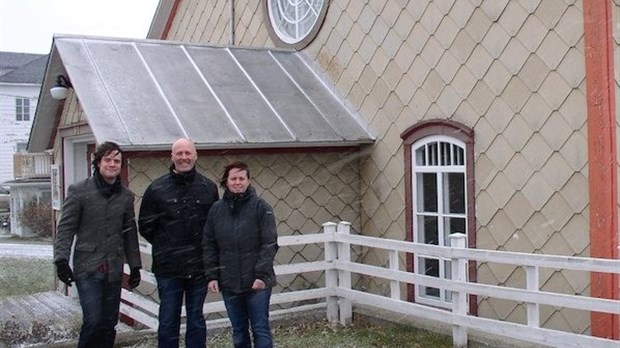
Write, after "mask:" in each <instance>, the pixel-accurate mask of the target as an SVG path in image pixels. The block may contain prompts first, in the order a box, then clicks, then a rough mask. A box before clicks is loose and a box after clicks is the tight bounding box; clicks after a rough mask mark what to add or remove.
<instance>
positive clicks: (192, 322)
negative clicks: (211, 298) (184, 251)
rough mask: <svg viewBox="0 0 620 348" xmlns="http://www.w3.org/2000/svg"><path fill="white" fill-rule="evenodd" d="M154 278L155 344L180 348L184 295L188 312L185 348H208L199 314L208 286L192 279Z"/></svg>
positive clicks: (203, 281) (202, 281)
mask: <svg viewBox="0 0 620 348" xmlns="http://www.w3.org/2000/svg"><path fill="white" fill-rule="evenodd" d="M155 277H156V278H157V291H158V293H159V301H160V303H159V329H158V330H157V341H158V343H159V348H177V347H179V331H180V328H181V306H182V305H183V295H185V310H186V312H187V320H186V324H187V331H186V332H185V347H187V348H205V347H206V345H207V326H206V324H205V317H204V314H203V313H202V306H203V304H204V302H205V298H206V297H207V283H206V281H205V280H204V278H203V279H199V280H196V279H195V278H168V277H162V276H157V275H156V276H155Z"/></svg>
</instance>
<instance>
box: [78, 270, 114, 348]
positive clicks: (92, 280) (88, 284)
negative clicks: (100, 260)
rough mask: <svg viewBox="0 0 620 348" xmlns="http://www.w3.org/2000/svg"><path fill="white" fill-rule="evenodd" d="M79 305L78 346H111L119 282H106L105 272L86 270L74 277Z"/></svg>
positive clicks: (108, 347) (83, 347) (85, 347)
mask: <svg viewBox="0 0 620 348" xmlns="http://www.w3.org/2000/svg"><path fill="white" fill-rule="evenodd" d="M75 284H76V286H77V290H78V294H79V296H80V305H81V306H82V328H81V329H80V339H79V342H78V348H87V347H102V348H112V347H114V339H115V338H116V330H115V329H114V327H115V326H116V323H117V322H118V307H119V305H120V302H121V282H120V280H119V281H115V282H109V281H108V280H107V274H106V273H98V272H97V273H89V274H88V276H87V277H86V278H84V279H77V280H76V281H75Z"/></svg>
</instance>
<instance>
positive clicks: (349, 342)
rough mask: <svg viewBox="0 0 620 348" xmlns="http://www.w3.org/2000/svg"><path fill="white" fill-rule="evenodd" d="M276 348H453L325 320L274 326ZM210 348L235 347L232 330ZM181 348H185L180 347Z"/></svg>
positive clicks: (431, 339)
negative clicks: (231, 334)
mask: <svg viewBox="0 0 620 348" xmlns="http://www.w3.org/2000/svg"><path fill="white" fill-rule="evenodd" d="M272 331H273V338H274V343H275V346H276V347H284V348H311V347H312V348H314V347H330V348H400V347H402V348H405V347H406V348H427V347H428V348H431V347H432V348H450V347H452V338H450V337H448V336H445V335H440V334H436V333H432V332H428V331H424V330H419V329H416V328H412V327H410V326H404V325H396V324H394V325H378V324H371V323H369V322H363V321H362V322H360V321H357V322H356V323H354V324H353V325H351V326H349V327H346V328H345V327H340V326H339V327H335V328H332V327H331V326H330V325H329V324H328V323H327V322H325V321H318V322H312V323H298V324H287V325H273V327H272ZM155 346H157V341H156V339H154V338H153V339H145V340H143V341H141V342H138V343H134V344H132V345H125V346H124V347H127V348H150V347H155ZM207 346H208V347H209V348H229V347H231V346H232V339H231V336H230V329H225V330H224V331H221V332H218V333H216V334H213V333H210V332H208V328H207ZM181 347H184V345H183V344H181Z"/></svg>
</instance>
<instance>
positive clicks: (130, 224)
mask: <svg viewBox="0 0 620 348" xmlns="http://www.w3.org/2000/svg"><path fill="white" fill-rule="evenodd" d="M134 201H135V199H134V195H133V194H132V193H130V194H129V198H128V199H127V202H126V206H125V214H124V221H123V240H124V243H123V245H124V248H125V259H126V260H127V263H128V264H129V267H130V268H131V269H134V268H142V261H141V259H140V245H139V244H138V227H137V226H136V216H135V213H134Z"/></svg>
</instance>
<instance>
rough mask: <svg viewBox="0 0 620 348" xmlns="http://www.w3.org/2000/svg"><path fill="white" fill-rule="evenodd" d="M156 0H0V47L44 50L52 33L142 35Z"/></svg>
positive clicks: (47, 50) (135, 36)
mask: <svg viewBox="0 0 620 348" xmlns="http://www.w3.org/2000/svg"><path fill="white" fill-rule="evenodd" d="M158 3H159V0H0V51H5V52H23V53H40V54H48V53H49V52H50V49H51V47H52V38H53V35H54V34H74V35H90V36H110V37H128V38H138V39H143V38H145V37H146V34H147V33H148V30H149V26H150V25H151V21H152V19H153V15H154V14H155V9H156V8H157V4H158Z"/></svg>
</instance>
